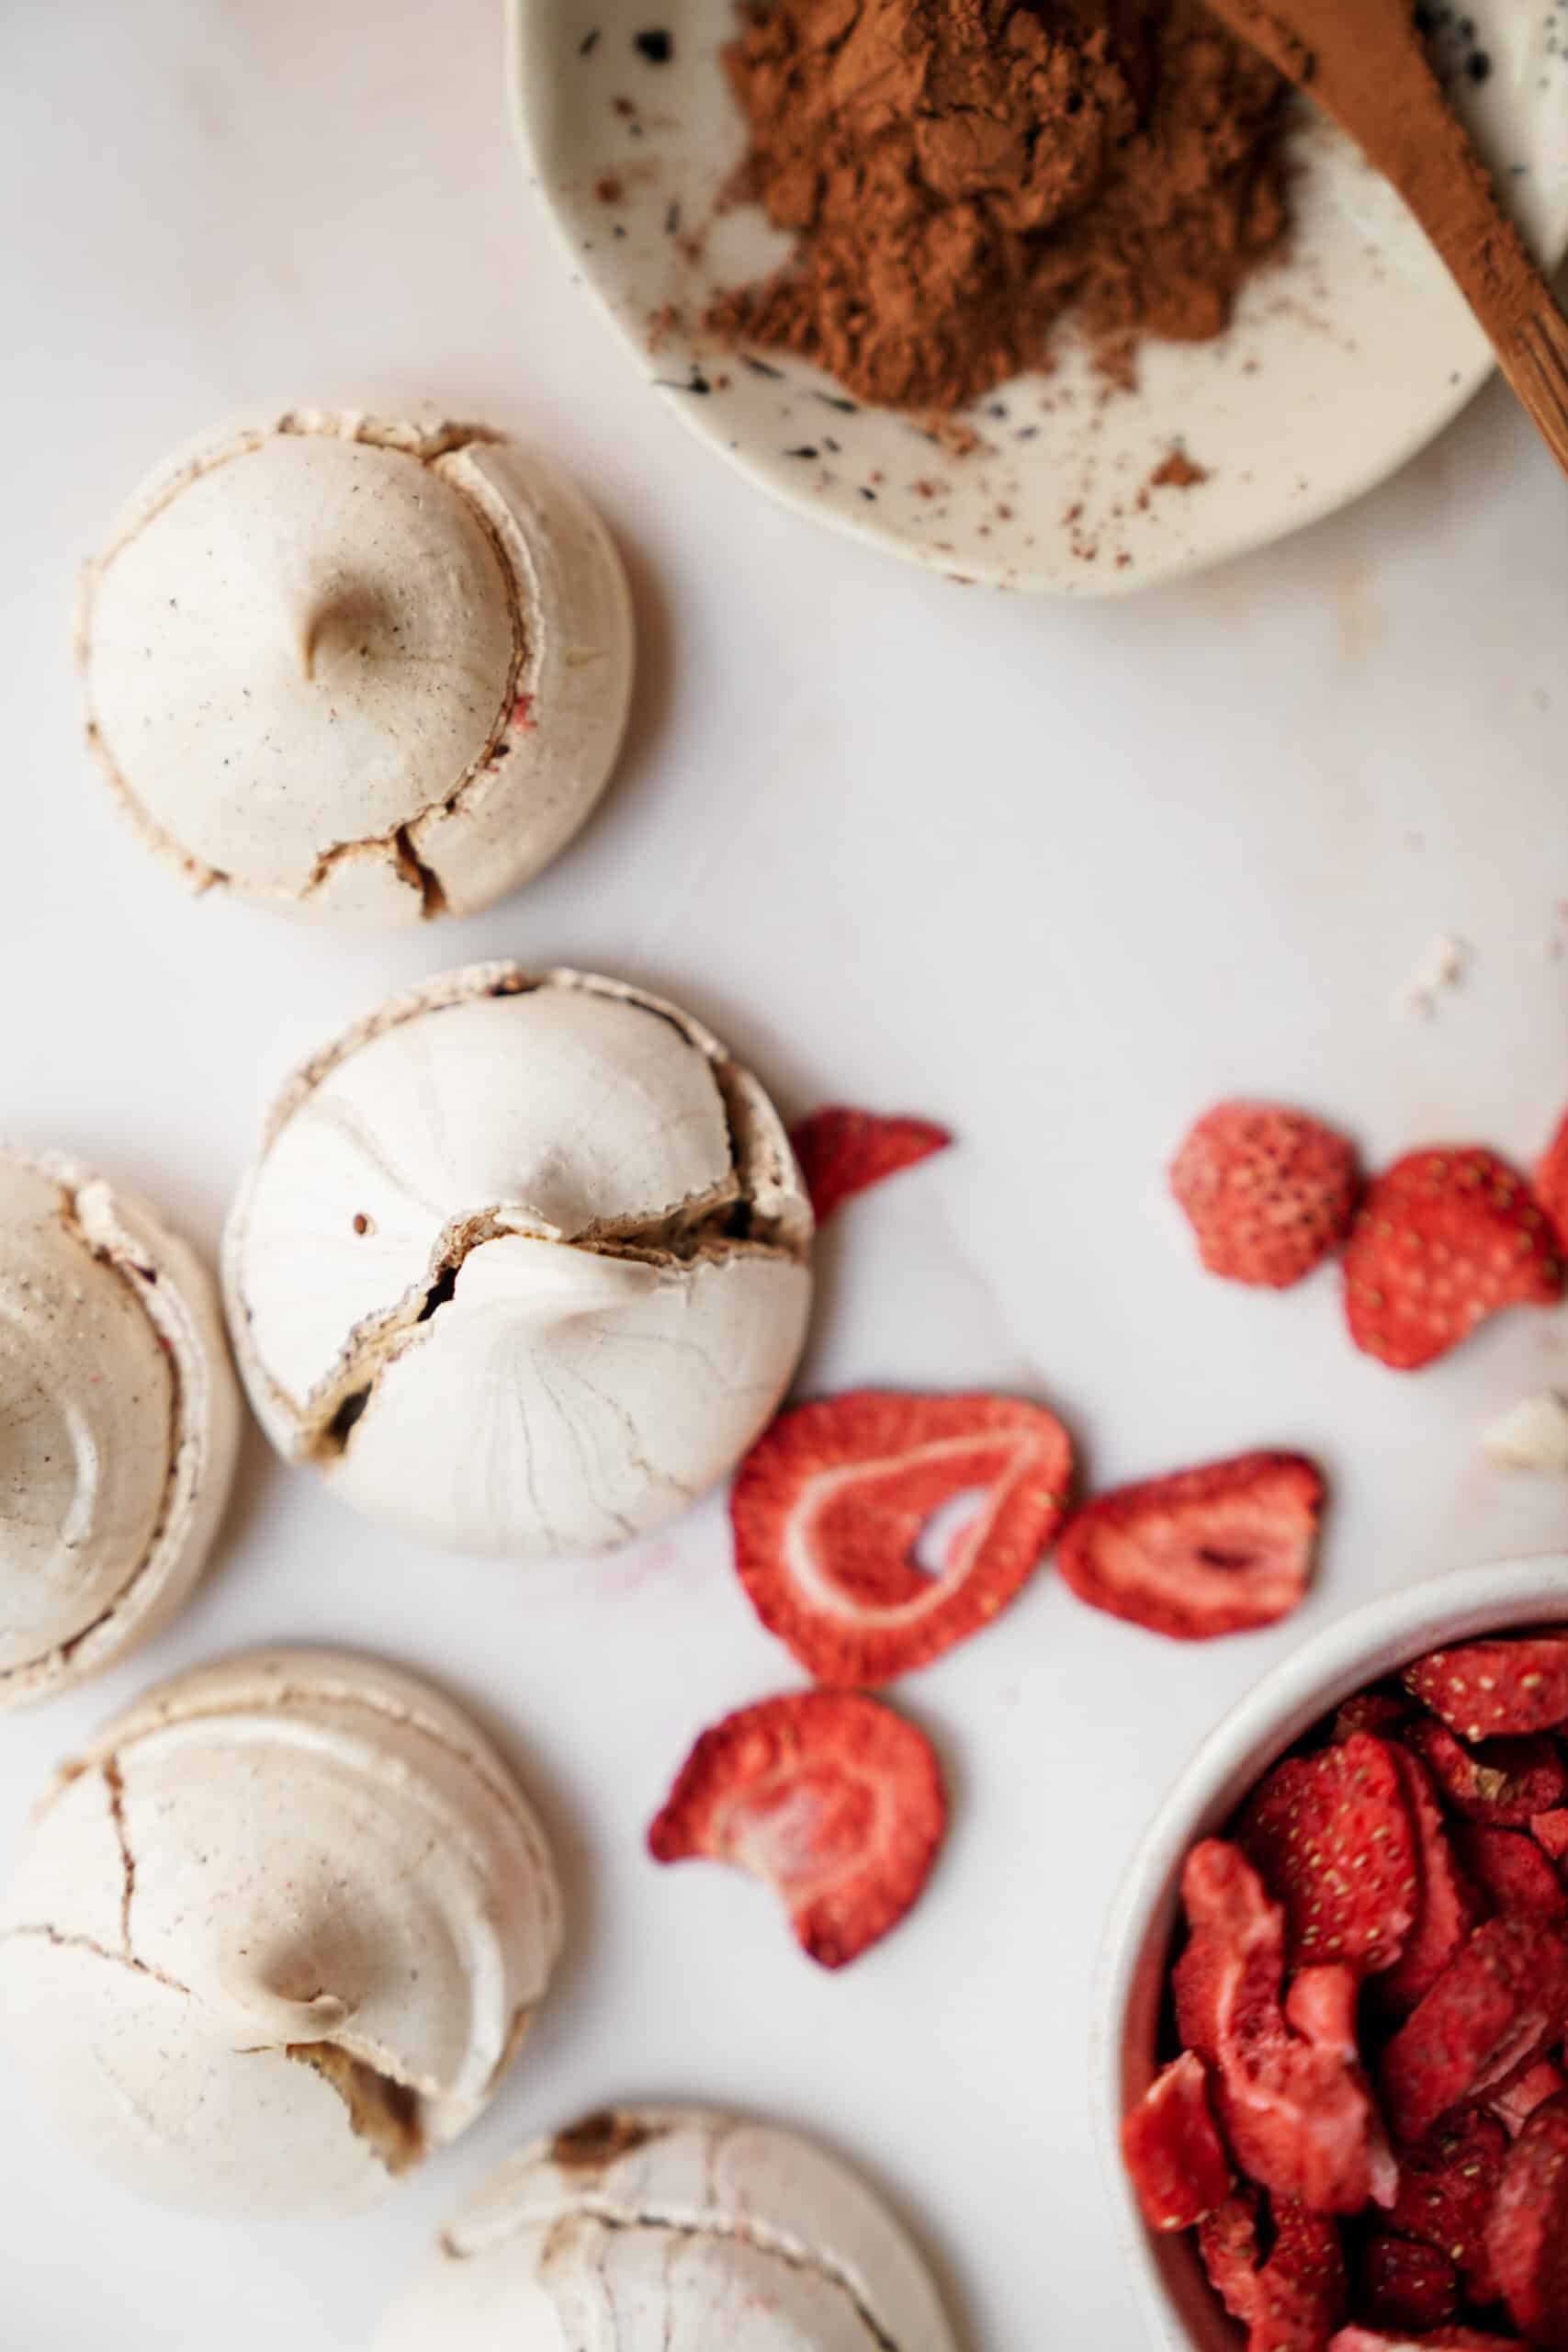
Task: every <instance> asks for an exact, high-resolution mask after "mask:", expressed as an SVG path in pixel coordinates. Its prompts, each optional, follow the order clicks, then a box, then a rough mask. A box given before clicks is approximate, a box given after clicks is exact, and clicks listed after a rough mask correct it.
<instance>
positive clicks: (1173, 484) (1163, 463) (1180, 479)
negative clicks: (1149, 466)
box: [1147, 448, 1209, 490]
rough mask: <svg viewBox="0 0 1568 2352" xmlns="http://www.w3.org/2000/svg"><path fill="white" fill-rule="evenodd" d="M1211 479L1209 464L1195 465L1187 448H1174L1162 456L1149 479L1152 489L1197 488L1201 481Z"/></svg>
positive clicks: (1149, 485) (1149, 486)
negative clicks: (1164, 456)
mask: <svg viewBox="0 0 1568 2352" xmlns="http://www.w3.org/2000/svg"><path fill="white" fill-rule="evenodd" d="M1208 479H1209V469H1208V467H1207V466H1199V465H1195V464H1194V463H1193V461H1192V459H1191V458H1190V457H1189V456H1188V454H1187V452H1186V450H1185V449H1182V448H1176V449H1173V450H1172V451H1171V453H1170V455H1169V456H1168V458H1161V459H1160V462H1159V464H1158V465H1157V466H1156V468H1155V469H1154V471H1153V473H1152V474H1151V475H1150V476H1149V479H1148V485H1147V486H1148V488H1149V489H1150V490H1196V489H1197V487H1198V485H1199V483H1200V482H1201V481H1208Z"/></svg>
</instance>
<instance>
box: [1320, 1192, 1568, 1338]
mask: <svg viewBox="0 0 1568 2352" xmlns="http://www.w3.org/2000/svg"><path fill="white" fill-rule="evenodd" d="M1561 1296H1562V1265H1561V1262H1560V1261H1559V1257H1558V1249H1557V1240H1556V1236H1555V1234H1554V1233H1553V1231H1552V1229H1551V1224H1550V1221H1549V1220H1548V1218H1547V1216H1546V1215H1545V1212H1544V1211H1543V1210H1542V1208H1541V1207H1540V1203H1539V1202H1538V1201H1537V1200H1536V1198H1535V1195H1534V1194H1533V1193H1531V1191H1530V1189H1529V1185H1528V1184H1527V1183H1526V1182H1525V1181H1524V1179H1523V1177H1522V1176H1520V1175H1519V1174H1518V1173H1517V1171H1516V1170H1514V1169H1512V1168H1510V1167H1509V1166H1508V1164H1507V1162H1506V1160H1503V1159H1498V1157H1497V1155H1496V1153H1495V1152H1493V1151H1488V1150H1486V1149H1485V1148H1483V1146H1480V1145H1457V1146H1453V1147H1449V1146H1438V1147H1428V1148H1427V1149H1425V1150H1422V1151H1414V1152H1410V1153H1408V1154H1406V1156H1405V1158H1404V1159H1400V1160H1396V1161H1395V1162H1394V1164H1393V1167H1392V1168H1390V1169H1388V1170H1386V1171H1385V1172H1384V1173H1383V1174H1382V1176H1379V1177H1378V1178H1376V1179H1375V1181H1374V1182H1372V1183H1371V1186H1370V1187H1369V1188H1368V1191H1367V1193H1366V1196H1365V1198H1364V1200H1363V1201H1362V1204H1361V1206H1360V1209H1359V1213H1358V1215H1357V1217H1356V1222H1355V1224H1354V1226H1353V1227H1352V1228H1351V1233H1350V1238H1349V1241H1348V1244H1347V1246H1346V1250H1345V1306H1346V1313H1347V1316H1348V1320H1349V1325H1350V1336H1351V1338H1352V1339H1353V1340H1354V1341H1355V1343H1356V1345H1357V1346H1358V1347H1359V1348H1360V1349H1361V1350H1363V1351H1364V1352H1365V1353H1366V1354H1368V1355H1372V1356H1376V1357H1377V1358H1378V1359H1379V1360H1380V1362H1382V1363H1386V1364H1390V1365H1392V1366H1393V1368H1394V1370H1396V1371H1401V1372H1414V1371H1416V1370H1417V1369H1418V1368H1419V1366H1421V1365H1422V1364H1426V1363H1431V1362H1432V1361H1433V1360H1434V1358H1436V1357H1438V1356H1440V1355H1443V1354H1446V1353H1447V1351H1448V1350H1449V1349H1450V1348H1452V1347H1457V1346H1458V1344H1459V1342H1460V1341H1461V1340H1463V1339H1465V1338H1467V1337H1468V1336H1469V1334H1470V1333H1471V1332H1472V1330H1473V1329H1475V1327H1476V1325H1477V1324H1478V1323H1482V1322H1483V1321H1484V1320H1485V1319H1486V1317H1488V1316H1489V1315H1495V1314H1496V1313H1497V1312H1498V1310H1499V1309H1500V1308H1502V1307H1505V1306H1554V1305H1555V1304H1556V1302H1557V1300H1558V1299H1559V1298H1561Z"/></svg>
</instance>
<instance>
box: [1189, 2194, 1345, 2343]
mask: <svg viewBox="0 0 1568 2352" xmlns="http://www.w3.org/2000/svg"><path fill="white" fill-rule="evenodd" d="M1269 2210H1270V2219H1271V2223H1272V2237H1273V2244H1272V2245H1271V2246H1270V2248H1269V2256H1268V2259H1267V2260H1266V2261H1265V2260H1264V2259H1263V2258H1262V2249H1261V2247H1260V2245H1259V2243H1258V2216H1259V2200H1258V2193H1257V2191H1256V2190H1255V2189H1251V2188H1243V2189H1239V2190H1238V2191H1237V2192H1236V2194H1235V2196H1234V2197H1229V2198H1227V2199H1225V2201H1224V2204H1223V2205H1221V2206H1219V2207H1217V2208H1216V2209H1215V2211H1213V2213H1211V2214H1210V2215H1209V2216H1208V2218H1207V2219H1206V2220H1205V2221H1204V2222H1201V2224H1200V2227H1199V2231H1198V2249H1199V2252H1200V2254H1201V2256H1202V2259H1203V2267H1204V2269H1205V2271H1206V2272H1207V2273H1208V2278H1209V2284H1210V2285H1211V2286H1212V2287H1213V2290H1214V2292H1215V2294H1216V2295H1218V2297H1219V2299H1220V2301H1221V2302H1222V2303H1224V2307H1225V2309H1226V2311H1227V2312H1229V2313H1230V2315H1231V2317H1232V2318H1233V2319H1238V2320H1240V2321H1241V2323H1242V2324H1243V2326H1244V2327H1245V2328H1246V2329H1247V2352H1325V2347H1326V2346H1327V2343H1328V2339H1329V2337H1330V2336H1331V2335H1333V2333H1334V2330H1335V2328H1336V2327H1337V2325H1338V2324H1339V2322H1340V2320H1341V2319H1342V2318H1343V2317H1344V2312H1345V2294H1346V2278H1345V2257H1344V2255H1343V2253H1342V2252H1341V2250H1340V2245H1339V2232H1338V2230H1337V2227H1336V2226H1335V2224H1334V2222H1331V2221H1328V2220H1327V2219H1325V2216H1324V2215H1323V2214H1321V2213H1314V2212H1311V2211H1308V2209H1307V2208H1306V2207H1305V2206H1304V2205H1303V2204H1301V2203H1300V2202H1299V2201H1298V2200H1297V2199H1293V2198H1288V2197H1283V2198H1276V2199H1271V2200H1270V2209H1269Z"/></svg>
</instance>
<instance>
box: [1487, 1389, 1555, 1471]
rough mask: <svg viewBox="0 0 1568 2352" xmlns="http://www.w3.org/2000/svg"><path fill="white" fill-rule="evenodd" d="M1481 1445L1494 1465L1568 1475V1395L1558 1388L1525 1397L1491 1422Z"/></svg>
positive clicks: (1543, 1390)
mask: <svg viewBox="0 0 1568 2352" xmlns="http://www.w3.org/2000/svg"><path fill="white" fill-rule="evenodd" d="M1481 1443H1482V1446H1483V1450H1484V1452H1486V1453H1489V1454H1490V1455H1491V1457H1492V1459H1493V1461H1494V1462H1505V1463H1506V1464H1508V1466H1509V1468H1510V1469H1514V1470H1554V1471H1557V1472H1558V1473H1560V1474H1562V1475H1568V1397H1562V1396H1560V1395H1559V1394H1558V1392H1557V1390H1556V1389H1554V1388H1543V1389H1542V1390H1541V1391H1540V1394H1539V1395H1538V1396H1535V1397H1520V1399H1519V1401H1518V1403H1517V1405H1510V1406H1509V1408H1508V1409H1507V1411H1506V1413H1499V1414H1498V1416H1497V1418H1496V1419H1495V1420H1494V1421H1489V1422H1488V1423H1487V1425H1486V1427H1485V1428H1484V1429H1483V1430H1482V1432H1481Z"/></svg>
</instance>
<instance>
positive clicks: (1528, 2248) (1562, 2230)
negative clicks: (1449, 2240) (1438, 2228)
mask: <svg viewBox="0 0 1568 2352" xmlns="http://www.w3.org/2000/svg"><path fill="white" fill-rule="evenodd" d="M1486 2244H1487V2248H1488V2251H1489V2252H1490V2254H1491V2256H1492V2267H1493V2269H1494V2271H1495V2273H1496V2277H1497V2284H1498V2287H1499V2288H1500V2290H1501V2291H1502V2295H1503V2300H1504V2301H1505V2302H1506V2304H1507V2306H1508V2311H1509V2313H1510V2315H1511V2317H1512V2318H1513V2320H1514V2321H1515V2323H1516V2324H1517V2326H1518V2327H1520V2328H1521V2329H1522V2330H1523V2332H1524V2334H1525V2335H1527V2336H1528V2337H1529V2340H1530V2342H1531V2343H1532V2344H1550V2345H1568V2093H1565V2094H1563V2095H1562V2096H1561V2097H1559V2098H1549V2099H1548V2100H1547V2101H1546V2102H1545V2104H1544V2105H1543V2106H1541V2107H1538V2108H1537V2109H1536V2111H1535V2113H1534V2114H1533V2115H1532V2116H1531V2117H1530V2120H1529V2122H1528V2123H1527V2124H1526V2125H1525V2128H1524V2130H1523V2131H1521V2132H1520V2133H1519V2136H1518V2138H1517V2140H1516V2141H1515V2143H1514V2144H1513V2146H1512V2147H1511V2148H1510V2149H1509V2151H1508V2155H1507V2161H1506V2164H1505V2165H1504V2166H1503V2177H1502V2179H1501V2180H1500V2181H1499V2182H1498V2184H1497V2194H1496V2197H1495V2199H1494V2200H1493V2205H1492V2219H1491V2221H1490V2222H1489V2223H1488V2225H1487V2231H1486Z"/></svg>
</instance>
